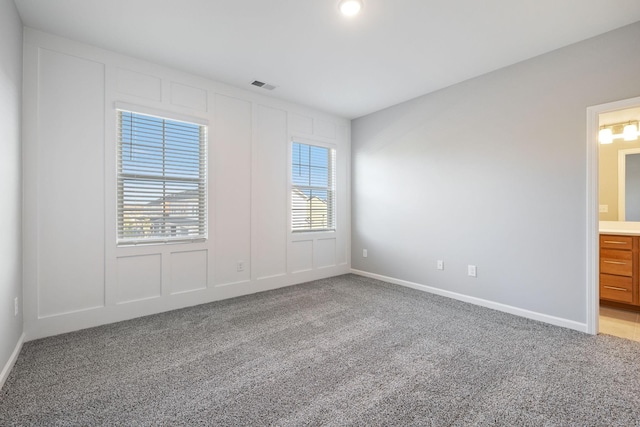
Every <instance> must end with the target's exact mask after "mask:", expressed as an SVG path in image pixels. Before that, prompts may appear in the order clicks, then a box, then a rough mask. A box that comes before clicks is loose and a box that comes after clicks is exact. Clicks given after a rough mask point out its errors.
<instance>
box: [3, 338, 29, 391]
mask: <svg viewBox="0 0 640 427" xmlns="http://www.w3.org/2000/svg"><path fill="white" fill-rule="evenodd" d="M22 343H24V333H23V334H22V335H20V338H19V339H18V342H17V343H16V347H15V348H14V349H13V353H11V357H9V360H7V363H6V364H5V365H4V368H2V372H0V389H2V386H4V383H5V381H7V378H9V374H10V373H11V369H13V365H15V364H16V360H18V355H19V354H20V350H22Z"/></svg>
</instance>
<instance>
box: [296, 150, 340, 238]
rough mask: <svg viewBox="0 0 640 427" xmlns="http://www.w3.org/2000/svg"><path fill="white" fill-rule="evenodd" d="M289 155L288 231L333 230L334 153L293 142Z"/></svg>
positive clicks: (334, 151) (334, 220) (334, 216)
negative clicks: (289, 200) (289, 208)
mask: <svg viewBox="0 0 640 427" xmlns="http://www.w3.org/2000/svg"><path fill="white" fill-rule="evenodd" d="M291 153H292V155H291V229H292V230H293V231H294V232H295V231H333V230H335V228H336V215H335V182H336V168H335V164H336V150H334V149H331V148H326V147H319V146H315V145H307V144H301V143H298V142H294V143H293V145H292V150H291Z"/></svg>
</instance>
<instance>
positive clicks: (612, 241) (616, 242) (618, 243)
mask: <svg viewBox="0 0 640 427" xmlns="http://www.w3.org/2000/svg"><path fill="white" fill-rule="evenodd" d="M603 243H611V244H613V245H626V244H627V242H618V241H616V240H605V241H604V242H603Z"/></svg>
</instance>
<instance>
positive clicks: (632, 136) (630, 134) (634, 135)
mask: <svg viewBox="0 0 640 427" xmlns="http://www.w3.org/2000/svg"><path fill="white" fill-rule="evenodd" d="M622 135H624V140H625V141H635V140H636V139H638V126H636V125H634V124H629V125H626V126H625V127H624V130H623V131H622Z"/></svg>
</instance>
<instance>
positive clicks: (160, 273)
mask: <svg viewBox="0 0 640 427" xmlns="http://www.w3.org/2000/svg"><path fill="white" fill-rule="evenodd" d="M24 65H25V69H24V197H25V200H24V201H25V204H24V207H25V210H24V221H25V237H24V265H25V268H24V272H25V274H24V291H25V332H26V334H27V339H35V338H39V337H44V336H49V335H54V334H59V333H63V332H67V331H72V330H77V329H81V328H86V327H91V326H96V325H100V324H104V323H109V322H114V321H120V320H125V319H129V318H133V317H138V316H143V315H148V314H152V313H158V312H162V311H166V310H171V309H176V308H181V307H186V306H192V305H196V304H202V303H206V302H210V301H215V300H219V299H224V298H230V297H235V296H239V295H244V294H249V293H254V292H259V291H265V290H269V289H274V288H278V287H282V286H287V285H292V284H295V283H301V282H305V281H309V280H313V279H318V278H323V277H328V276H334V275H338V274H342V273H346V272H348V271H349V268H350V259H349V254H350V247H349V239H350V203H349V200H350V194H349V192H350V183H349V174H350V172H349V169H350V122H349V120H346V119H344V118H341V117H336V116H333V115H330V114H325V113H323V112H320V111H315V110H313V109H310V108H306V107H303V106H299V105H295V104H291V103H288V102H285V101H281V100H278V99H276V98H273V97H270V96H265V95H263V94H261V93H259V91H261V90H262V89H257V88H256V89H252V90H243V89H238V88H234V87H230V86H227V85H224V84H221V83H218V82H214V81H211V80H208V79H204V78H201V77H197V76H193V75H190V74H187V73H184V72H180V71H177V70H174V69H170V68H167V67H164V66H160V65H157V64H152V63H149V62H145V61H141V60H138V59H135V58H131V57H127V56H123V55H120V54H117V53H114V52H110V51H106V50H102V49H99V48H96V47H92V46H88V45H85V44H81V43H77V42H74V41H70V40H67V39H62V38H59V37H56V36H53V35H50V34H46V33H43V32H39V31H35V30H31V29H28V28H27V29H25V42H24ZM247 83H248V84H249V83H250V82H247ZM122 103H124V104H126V105H128V106H134V108H135V106H139V107H140V108H141V109H145V111H157V112H158V114H159V115H162V114H163V113H166V115H167V117H169V118H171V117H186V118H189V117H192V118H194V119H197V120H199V121H204V122H206V123H208V189H207V190H208V217H207V219H208V239H207V240H206V241H200V242H193V243H178V244H161V245H137V246H118V245H117V244H116V222H117V221H116V197H117V194H116V193H117V190H116V188H117V184H116V108H115V106H116V104H122ZM297 138H304V139H305V140H307V141H317V142H319V143H321V144H324V145H328V146H331V147H333V148H335V149H336V152H337V166H336V174H337V190H336V193H337V196H336V197H337V201H336V203H337V218H338V221H337V228H336V231H335V232H324V233H303V234H299V233H295V234H294V233H292V232H291V231H290V221H289V215H290V203H291V201H290V195H289V193H290V191H289V182H288V179H289V178H288V177H289V174H288V168H289V167H290V160H289V156H290V148H289V147H290V144H291V142H292V141H293V140H295V139H297ZM239 263H240V264H241V265H242V267H239Z"/></svg>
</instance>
